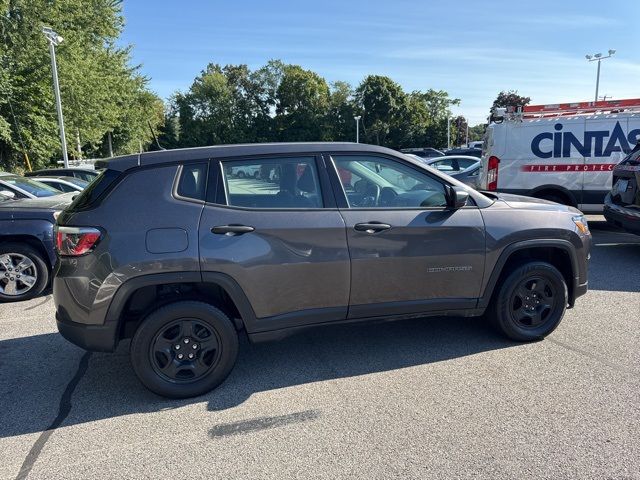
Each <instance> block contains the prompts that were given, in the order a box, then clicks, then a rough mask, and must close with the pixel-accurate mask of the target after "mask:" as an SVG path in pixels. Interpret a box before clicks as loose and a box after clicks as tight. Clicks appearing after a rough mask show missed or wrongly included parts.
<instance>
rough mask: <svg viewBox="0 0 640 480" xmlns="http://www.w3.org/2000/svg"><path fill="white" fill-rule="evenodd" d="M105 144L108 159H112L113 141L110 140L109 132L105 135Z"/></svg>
mask: <svg viewBox="0 0 640 480" xmlns="http://www.w3.org/2000/svg"><path fill="white" fill-rule="evenodd" d="M107 142H108V145H109V157H113V141H112V140H111V132H108V133H107Z"/></svg>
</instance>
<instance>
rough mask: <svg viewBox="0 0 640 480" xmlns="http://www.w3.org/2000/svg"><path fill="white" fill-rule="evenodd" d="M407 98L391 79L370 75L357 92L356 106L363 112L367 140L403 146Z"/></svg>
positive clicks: (392, 145)
mask: <svg viewBox="0 0 640 480" xmlns="http://www.w3.org/2000/svg"><path fill="white" fill-rule="evenodd" d="M406 101H407V96H406V94H405V93H404V91H403V90H402V87H401V86H400V85H399V84H397V83H396V82H394V81H393V80H391V79H390V78H389V77H385V76H381V75H369V76H367V77H366V78H365V79H364V80H363V81H362V83H360V85H359V86H358V88H357V90H356V104H357V106H358V108H359V110H360V111H361V112H362V125H363V126H364V139H365V140H366V141H367V142H368V143H375V144H377V145H388V146H391V147H397V146H399V143H400V141H401V138H402V136H403V135H402V133H401V132H400V128H401V127H402V126H403V123H402V120H401V119H402V117H403V114H405V107H406Z"/></svg>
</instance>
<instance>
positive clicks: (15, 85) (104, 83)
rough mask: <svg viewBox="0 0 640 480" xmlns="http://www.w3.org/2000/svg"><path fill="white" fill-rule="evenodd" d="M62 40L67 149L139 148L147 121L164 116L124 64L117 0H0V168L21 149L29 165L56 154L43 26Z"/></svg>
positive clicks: (12, 163)
mask: <svg viewBox="0 0 640 480" xmlns="http://www.w3.org/2000/svg"><path fill="white" fill-rule="evenodd" d="M43 26H50V27H52V28H53V29H54V30H55V31H56V32H57V33H58V34H59V35H61V36H62V37H63V38H64V40H63V42H62V43H61V44H60V45H59V46H58V47H56V57H57V64H58V74H59V79H60V90H61V97H62V108H63V114H64V119H65V130H66V136H67V138H66V140H67V147H68V150H69V154H70V156H71V157H76V158H77V157H79V156H80V154H81V152H80V151H78V149H77V147H76V144H77V138H78V137H79V139H80V146H81V150H82V153H83V154H84V156H99V155H102V154H105V153H106V149H107V147H106V142H105V140H106V137H107V134H108V133H111V136H112V139H113V147H114V150H115V152H116V153H127V152H131V151H138V150H139V148H140V146H141V145H142V146H143V147H145V146H146V145H148V143H149V142H150V140H151V133H150V129H149V126H148V124H149V123H151V124H152V125H153V126H155V127H157V126H158V125H159V124H160V123H161V122H162V121H163V105H162V102H161V100H160V99H159V98H158V97H157V96H155V95H154V94H152V93H151V92H149V90H148V89H147V87H146V83H147V80H146V79H145V78H144V77H142V76H141V75H140V74H139V73H138V69H137V68H135V67H131V66H130V49H129V48H127V47H124V48H123V47H119V46H117V45H116V40H117V39H118V37H119V36H120V33H121V31H122V27H123V18H122V13H121V5H120V2H119V1H117V0H93V1H91V2H90V3H89V4H87V2H85V1H82V0H64V1H55V2H52V1H50V0H0V168H3V169H7V168H12V167H13V168H15V167H16V166H18V165H20V164H21V163H22V158H23V155H24V154H25V153H27V154H28V155H29V156H30V157H31V161H32V164H34V166H43V165H45V164H46V163H48V162H50V161H52V160H59V159H60V158H61V146H60V140H59V134H58V124H57V115H56V110H55V104H54V94H53V87H52V80H51V79H52V72H51V63H50V56H49V48H48V43H47V40H46V39H45V37H44V35H43V34H42V31H41V30H42V27H43Z"/></svg>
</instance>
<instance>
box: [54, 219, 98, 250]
mask: <svg viewBox="0 0 640 480" xmlns="http://www.w3.org/2000/svg"><path fill="white" fill-rule="evenodd" d="M55 235H56V250H57V252H58V255H60V256H63V257H78V256H80V255H84V254H85V253H89V252H90V251H91V250H93V248H94V247H95V246H96V245H97V244H98V241H99V240H100V235H101V233H100V230H98V229H97V228H91V227H64V226H60V225H56V227H55Z"/></svg>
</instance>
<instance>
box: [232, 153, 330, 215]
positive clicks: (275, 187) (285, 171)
mask: <svg viewBox="0 0 640 480" xmlns="http://www.w3.org/2000/svg"><path fill="white" fill-rule="evenodd" d="M222 166H223V171H224V183H225V192H226V196H227V204H228V205H231V206H237V207H248V208H322V206H323V202H322V194H321V191H320V185H319V182H318V171H317V170H316V163H315V159H314V157H286V158H285V157H283V158H261V159H256V160H247V161H229V162H224V163H223V164H222Z"/></svg>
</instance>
